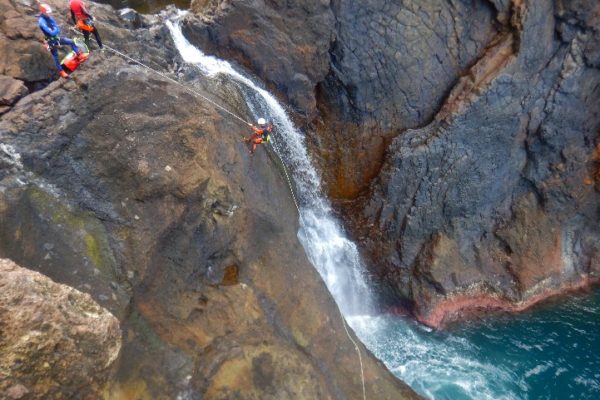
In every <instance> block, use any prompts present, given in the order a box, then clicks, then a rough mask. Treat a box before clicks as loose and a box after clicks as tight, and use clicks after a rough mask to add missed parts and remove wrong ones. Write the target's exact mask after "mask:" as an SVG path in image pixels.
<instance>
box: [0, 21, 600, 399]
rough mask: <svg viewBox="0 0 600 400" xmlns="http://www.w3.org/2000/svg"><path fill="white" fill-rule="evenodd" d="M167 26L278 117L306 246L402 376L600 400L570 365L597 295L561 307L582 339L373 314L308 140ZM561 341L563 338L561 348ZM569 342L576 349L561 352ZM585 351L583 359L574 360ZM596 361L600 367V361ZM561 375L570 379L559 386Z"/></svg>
mask: <svg viewBox="0 0 600 400" xmlns="http://www.w3.org/2000/svg"><path fill="white" fill-rule="evenodd" d="M167 25H168V28H169V30H170V31H171V34H172V36H173V40H174V42H175V45H176V46H177V49H178V50H179V52H180V54H181V56H182V58H183V59H184V61H186V62H187V63H189V64H192V65H194V66H195V67H196V68H198V69H199V70H200V71H201V72H202V74H204V75H205V76H207V77H216V76H217V75H222V76H225V77H227V78H228V79H230V80H231V82H233V83H235V84H236V85H237V86H238V87H239V88H240V90H241V92H242V94H243V96H244V98H245V100H246V102H247V104H248V108H249V109H250V110H251V112H252V113H253V114H254V117H255V118H258V117H268V118H269V119H271V120H272V122H273V124H274V126H275V131H274V134H273V135H272V136H273V137H272V144H273V147H274V148H275V150H276V151H277V153H278V154H280V155H281V157H282V159H283V161H284V163H285V164H286V165H287V166H288V167H289V169H290V171H291V174H292V177H293V179H294V183H295V187H296V192H297V193H296V195H297V198H298V203H299V213H300V230H299V232H298V237H299V239H300V242H301V243H302V245H303V246H304V249H305V251H306V254H307V255H308V258H309V260H310V261H311V263H312V264H313V265H314V267H315V268H316V269H317V271H318V272H319V273H320V274H321V276H322V278H323V280H324V281H325V283H326V285H327V287H328V288H329V290H330V292H331V294H332V295H333V297H334V299H335V301H336V302H337V304H338V305H339V307H340V309H341V311H342V312H343V314H344V315H345V316H346V318H347V320H348V322H349V323H350V325H351V326H352V327H353V328H354V330H355V332H356V333H357V335H358V336H359V337H360V338H361V340H362V341H363V342H364V343H365V345H367V347H368V348H369V349H370V350H371V351H372V352H373V353H374V354H375V355H376V356H377V357H378V358H380V359H381V360H383V361H384V362H385V364H386V365H387V367H388V368H389V369H390V370H391V371H392V372H393V373H394V374H395V375H397V376H398V377H399V378H401V379H402V380H404V381H405V382H406V383H408V384H409V385H410V386H412V387H413V389H415V390H416V391H417V392H419V393H421V394H423V395H425V396H427V397H428V398H431V399H448V398H452V399H465V400H472V399H486V400H492V399H494V400H496V399H506V400H516V399H521V398H526V399H527V398H540V397H546V396H545V395H547V390H546V389H545V388H547V386H548V385H550V383H551V382H554V381H556V382H559V383H556V384H555V385H554V390H559V388H561V390H562V389H564V388H567V387H568V388H571V387H573V385H579V386H580V387H582V388H583V389H580V390H581V392H580V393H582V394H584V395H583V396H579V397H573V396H570V397H572V398H598V396H597V395H595V396H594V395H589V396H588V394H590V393H595V394H597V393H600V384H599V383H598V382H600V381H599V380H598V379H599V377H598V375H597V374H596V375H594V374H595V373H596V371H598V368H597V367H594V366H592V367H591V368H588V369H589V371H588V370H585V367H582V368H574V367H573V366H572V365H571V363H575V364H576V363H578V362H580V363H582V366H585V365H586V364H584V363H583V362H582V361H581V360H584V359H585V360H587V359H588V358H590V357H591V355H594V354H596V353H597V352H594V351H593V350H592V349H596V348H597V347H598V346H597V343H599V342H600V336H599V335H598V334H597V332H598V331H599V330H598V329H597V322H595V321H598V315H600V292H598V295H597V299H596V300H595V301H596V302H597V304H596V305H593V304H592V305H591V306H590V305H589V304H585V303H584V304H582V305H575V306H573V307H571V308H570V309H568V310H567V311H562V313H563V314H566V315H568V316H576V315H580V316H579V317H578V319H577V321H578V324H579V325H581V324H584V323H587V324H588V326H587V328H586V330H581V332H583V333H581V334H579V336H578V335H575V334H574V333H573V332H574V331H573V329H574V327H573V326H572V325H571V321H570V320H566V321H562V319H563V317H562V314H560V315H561V316H560V317H559V316H558V315H557V316H555V315H549V316H548V315H541V316H540V317H538V318H537V321H535V320H534V321H533V322H532V320H530V317H529V316H523V317H522V322H520V323H519V322H518V321H517V322H516V323H515V322H514V320H513V319H510V320H508V321H509V323H505V322H502V321H499V322H498V323H492V322H490V321H487V322H486V321H484V322H479V323H477V324H475V325H474V326H469V325H466V326H463V327H461V328H460V329H454V330H452V331H448V332H436V331H431V330H430V329H429V328H426V327H424V326H422V325H419V324H418V323H415V322H414V321H410V320H408V321H407V320H403V319H401V318H396V317H393V316H389V315H373V313H372V312H371V310H372V309H371V304H372V303H371V301H372V300H371V294H370V291H369V287H368V285H367V282H366V281H365V279H364V277H363V272H362V271H363V266H362V264H361V260H360V257H359V254H358V251H357V248H356V246H355V244H354V243H353V242H352V241H350V240H348V239H347V238H346V237H345V235H344V232H343V229H342V225H341V224H340V222H339V221H338V220H336V218H334V216H333V213H332V208H331V204H330V203H329V202H328V201H327V199H326V198H325V197H324V195H323V193H322V190H321V180H320V177H319V175H318V173H317V172H316V171H315V169H314V168H313V166H312V165H313V164H312V162H311V159H310V157H309V155H308V153H307V152H306V146H305V141H304V135H303V134H302V133H301V132H300V131H299V130H298V129H297V128H296V127H294V125H293V124H292V122H291V121H290V119H289V117H288V116H287V114H286V113H285V110H284V108H283V107H282V106H281V104H279V103H278V102H277V100H276V99H275V98H274V97H273V96H272V95H271V94H270V93H269V92H267V91H266V90H264V89H263V88H262V87H261V86H260V85H259V84H257V83H255V81H253V80H252V79H250V78H248V77H247V76H245V75H244V74H243V73H241V72H239V71H237V70H236V69H235V68H234V67H233V66H232V65H231V64H230V63H228V62H226V61H223V60H219V59H217V58H215V57H210V56H206V55H205V54H203V53H202V52H201V51H200V50H198V49H197V48H195V47H194V46H192V45H191V44H190V43H189V42H188V41H187V40H186V39H185V37H184V36H183V34H182V31H181V28H180V26H179V24H178V23H172V22H170V21H167ZM0 150H4V152H5V153H9V152H7V151H6V150H5V149H0ZM0 155H1V153H0ZM569 243H570V242H568V240H567V241H566V242H565V243H564V244H563V249H566V250H563V254H564V255H565V257H567V258H568V257H569V255H570V253H569V249H570V248H571V247H569V246H567V245H568V244H569ZM582 321H583V322H582ZM551 328H552V329H551ZM577 332H579V331H577ZM557 337H560V338H561V345H560V346H559V345H557V342H556V338H557ZM568 340H571V342H572V343H570V344H569V345H568V346H563V345H562V343H563V342H565V343H566V341H568ZM579 348H581V350H580V354H579V355H577V354H575V356H572V354H573V353H576V352H577V349H579ZM557 351H561V352H563V353H564V354H563V353H561V354H562V355H560V356H558V355H557V356H554V358H550V359H548V357H547V356H546V354H552V353H553V352H557ZM595 360H597V364H596V365H600V358H598V357H596V358H595ZM586 362H587V361H586ZM582 370H583V372H582ZM568 374H571V375H568ZM563 375H565V376H567V378H564V379H563V380H562V381H557V379H561V378H562V377H563ZM590 376H591V377H592V379H590ZM536 379H537V381H536ZM594 379H596V380H594ZM538 381H539V382H538ZM537 387H539V388H544V391H541V392H536V390H540V389H536V388H537ZM569 390H572V389H569ZM542 393H544V395H542ZM566 393H567V392H565V393H563V394H566ZM575 393H577V392H576V391H575ZM559 397H560V395H559ZM563 397H564V398H567V397H569V396H563Z"/></svg>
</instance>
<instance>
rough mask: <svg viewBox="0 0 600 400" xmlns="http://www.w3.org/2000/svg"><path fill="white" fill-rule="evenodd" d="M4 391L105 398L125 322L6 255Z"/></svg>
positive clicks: (1, 325)
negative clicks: (105, 386)
mask: <svg viewBox="0 0 600 400" xmlns="http://www.w3.org/2000/svg"><path fill="white" fill-rule="evenodd" d="M0 331H1V332H2V335H1V336H0V392H1V393H4V395H6V397H3V398H8V399H51V398H52V399H54V398H80V399H96V398H99V397H100V396H101V394H102V391H103V389H104V385H105V384H106V382H107V380H108V377H109V372H110V367H111V365H112V364H113V362H114V361H115V360H116V359H117V357H118V355H119V350H120V348H121V330H120V326H119V321H118V320H117V319H116V318H115V317H114V316H113V315H112V314H111V313H110V312H108V310H106V309H104V308H102V307H101V306H100V305H98V303H96V302H95V301H94V300H92V298H91V297H90V296H89V295H88V294H85V293H82V292H80V291H78V290H75V289H73V288H70V287H68V286H66V285H61V284H58V283H55V282H53V281H52V280H50V279H49V278H47V277H46V276H44V275H42V274H40V273H38V272H34V271H30V270H27V269H25V268H22V267H19V266H18V265H16V264H15V263H14V262H12V261H10V260H7V259H0Z"/></svg>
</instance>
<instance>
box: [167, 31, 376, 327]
mask: <svg viewBox="0 0 600 400" xmlns="http://www.w3.org/2000/svg"><path fill="white" fill-rule="evenodd" d="M167 26H168V28H169V30H170V31H171V35H172V36H173V40H174V42H175V45H176V47H177V49H178V50H179V52H180V54H181V57H182V58H183V60H184V61H186V62H187V63H190V64H193V65H195V66H196V67H197V68H198V69H199V70H200V71H201V72H202V73H203V74H204V75H206V76H209V77H214V76H217V75H219V74H224V75H227V76H229V77H230V78H231V79H233V80H234V81H236V82H238V83H240V84H241V85H240V88H241V89H242V91H243V93H244V96H245V98H246V101H247V102H248V106H249V108H250V110H251V111H252V112H253V113H254V114H255V115H256V116H264V115H268V116H269V117H270V118H271V119H272V121H273V125H274V128H275V129H274V134H273V135H272V136H273V139H272V145H273V147H274V148H275V150H276V151H277V153H278V154H281V155H283V158H284V161H285V163H286V165H287V166H288V167H289V169H290V170H291V172H292V176H293V178H294V182H295V184H296V189H297V196H298V200H299V212H300V232H299V233H298V237H299V239H300V241H301V243H302V245H303V246H304V249H305V250H306V253H307V255H308V258H309V259H310V261H311V262H312V264H313V265H314V266H315V268H316V269H317V271H319V273H320V274H321V277H322V278H323V280H324V281H325V283H326V285H327V287H328V288H329V291H330V292H331V294H332V295H333V297H334V299H335V300H336V302H337V304H338V306H339V307H340V309H341V310H342V312H343V313H344V315H353V314H358V313H368V312H369V310H370V307H371V295H370V291H369V287H368V285H367V283H366V282H365V279H364V277H363V273H362V271H363V266H362V264H361V261H360V257H359V254H358V250H357V248H356V245H355V244H354V243H353V242H352V241H350V240H348V239H347V238H346V237H345V235H344V233H343V230H342V228H341V225H340V223H339V222H338V221H337V220H336V219H335V218H334V217H333V215H332V209H331V205H330V204H329V202H328V201H327V200H326V199H325V198H324V197H323V195H322V192H321V181H320V177H319V176H318V174H317V173H316V171H315V169H314V168H313V166H312V165H313V164H312V162H311V160H310V158H309V156H308V153H307V152H306V146H305V143H304V136H303V134H302V133H301V132H300V131H299V130H298V129H296V127H295V126H294V125H293V123H292V121H291V120H290V119H289V117H288V116H287V114H286V112H285V110H284V109H283V107H282V106H281V104H279V102H278V101H277V100H276V99H275V98H274V97H273V96H272V95H271V94H270V93H269V92H267V91H266V90H264V89H263V88H261V87H259V86H258V85H256V84H255V83H254V82H253V81H252V80H250V79H248V78H247V77H245V76H244V75H242V74H241V73H239V72H238V71H236V70H235V69H234V68H233V66H232V65H231V64H230V63H228V62H226V61H223V60H219V59H217V58H215V57H211V56H207V55H205V54H204V53H202V52H201V51H200V50H198V49H197V48H196V47H194V46H193V45H192V44H190V43H189V42H188V41H187V39H186V38H185V37H184V36H183V33H182V31H181V27H180V26H179V24H175V23H172V22H171V21H167Z"/></svg>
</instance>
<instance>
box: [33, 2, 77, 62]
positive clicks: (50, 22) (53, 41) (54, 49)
mask: <svg viewBox="0 0 600 400" xmlns="http://www.w3.org/2000/svg"><path fill="white" fill-rule="evenodd" d="M38 25H39V26H40V29H41V30H42V32H44V36H46V41H47V42H48V46H49V47H50V53H52V58H54V64H55V65H56V68H58V70H59V71H60V70H62V67H61V65H60V60H59V59H58V47H59V46H65V45H66V46H71V49H73V51H74V52H75V53H79V48H78V47H77V45H75V42H73V41H72V40H71V39H67V38H61V37H60V36H59V35H60V28H59V27H58V24H57V23H56V21H55V20H54V18H52V17H50V16H48V15H44V14H40V18H39V19H38Z"/></svg>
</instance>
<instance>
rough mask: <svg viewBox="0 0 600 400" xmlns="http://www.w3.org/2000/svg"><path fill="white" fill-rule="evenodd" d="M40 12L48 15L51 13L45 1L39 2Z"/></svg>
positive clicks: (50, 8)
mask: <svg viewBox="0 0 600 400" xmlns="http://www.w3.org/2000/svg"><path fill="white" fill-rule="evenodd" d="M40 13H42V14H44V15H48V14H51V13H52V7H50V6H49V5H48V4H46V3H40Z"/></svg>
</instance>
